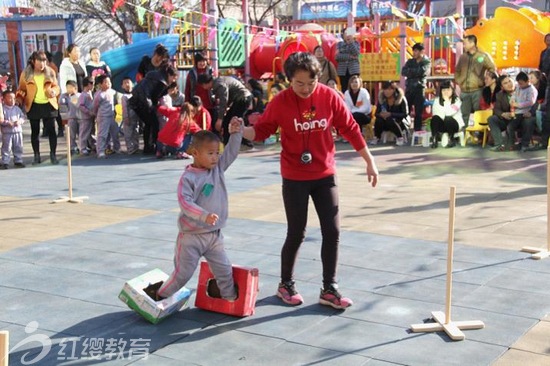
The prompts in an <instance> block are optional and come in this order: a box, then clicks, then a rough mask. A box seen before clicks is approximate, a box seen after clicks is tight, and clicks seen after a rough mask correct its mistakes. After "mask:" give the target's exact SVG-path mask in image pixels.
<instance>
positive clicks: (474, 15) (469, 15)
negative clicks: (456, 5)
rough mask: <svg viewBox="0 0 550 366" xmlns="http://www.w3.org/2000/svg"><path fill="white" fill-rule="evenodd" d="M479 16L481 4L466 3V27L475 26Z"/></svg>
mask: <svg viewBox="0 0 550 366" xmlns="http://www.w3.org/2000/svg"><path fill="white" fill-rule="evenodd" d="M478 16H479V6H478V5H477V4H476V5H464V28H470V27H473V26H474V25H475V24H476V22H477V19H478Z"/></svg>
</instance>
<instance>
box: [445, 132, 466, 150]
mask: <svg viewBox="0 0 550 366" xmlns="http://www.w3.org/2000/svg"><path fill="white" fill-rule="evenodd" d="M454 138H458V141H459V143H460V146H462V147H464V146H466V141H465V139H464V132H463V131H458V132H457V133H455V134H454ZM448 143H449V134H448V133H447V132H445V133H444V134H443V135H442V136H441V147H447V144H448Z"/></svg>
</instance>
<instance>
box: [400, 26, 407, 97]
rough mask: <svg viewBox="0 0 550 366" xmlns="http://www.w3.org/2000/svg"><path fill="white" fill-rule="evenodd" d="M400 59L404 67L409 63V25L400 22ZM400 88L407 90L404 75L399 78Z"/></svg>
mask: <svg viewBox="0 0 550 366" xmlns="http://www.w3.org/2000/svg"><path fill="white" fill-rule="evenodd" d="M399 58H400V59H401V60H402V61H401V62H403V65H404V64H405V62H406V61H407V23H405V22H403V21H400V22H399ZM399 86H401V88H403V89H405V77H404V76H403V75H401V76H400V78H399Z"/></svg>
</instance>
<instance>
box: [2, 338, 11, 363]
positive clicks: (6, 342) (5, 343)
mask: <svg viewBox="0 0 550 366" xmlns="http://www.w3.org/2000/svg"><path fill="white" fill-rule="evenodd" d="M9 349H10V333H9V332H8V331H6V330H3V331H0V366H8V363H9Z"/></svg>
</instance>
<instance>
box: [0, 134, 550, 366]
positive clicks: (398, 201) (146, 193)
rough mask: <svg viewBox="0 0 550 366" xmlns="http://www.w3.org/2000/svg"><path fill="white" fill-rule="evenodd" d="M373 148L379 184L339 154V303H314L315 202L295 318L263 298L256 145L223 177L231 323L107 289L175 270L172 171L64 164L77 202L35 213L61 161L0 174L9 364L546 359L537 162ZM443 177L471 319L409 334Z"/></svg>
mask: <svg viewBox="0 0 550 366" xmlns="http://www.w3.org/2000/svg"><path fill="white" fill-rule="evenodd" d="M26 136H28V135H26ZM46 145H47V143H46V141H45V140H42V149H43V152H44V155H46V156H47V147H46ZM63 148H64V147H63V146H61V147H60V151H61V152H62V151H63ZM30 151H31V149H30V146H26V152H27V157H26V161H28V162H29V163H30V160H31V155H32V154H31V153H30ZM373 152H374V155H375V156H376V159H377V162H378V165H379V169H380V171H381V180H380V186H379V187H377V188H376V189H372V188H370V187H369V186H368V185H367V182H366V176H365V174H364V168H363V165H362V163H361V161H360V159H359V158H358V157H357V156H356V155H355V153H354V152H353V151H351V149H350V146H349V145H346V144H340V143H339V144H338V154H337V159H338V166H339V182H340V195H341V206H342V207H341V211H342V229H343V232H342V243H341V251H340V260H339V263H340V266H339V275H340V287H341V289H342V292H344V293H345V294H346V295H347V296H350V297H352V298H353V299H354V301H355V304H354V306H353V307H352V308H350V309H348V310H346V311H335V310H332V309H330V308H326V307H323V306H320V305H318V304H317V297H318V291H319V286H320V274H321V267H320V260H319V248H320V233H319V229H318V223H317V219H316V217H315V216H314V215H313V209H312V210H311V211H312V216H311V220H310V226H309V231H308V234H307V239H306V242H305V243H304V246H303V248H302V250H301V252H300V256H299V261H298V264H297V268H296V276H297V283H298V288H299V290H300V291H301V293H302V294H303V295H304V297H305V300H306V302H305V304H304V305H302V306H299V307H296V308H292V307H287V306H284V305H282V304H281V303H280V302H279V301H278V300H277V298H276V297H275V296H274V292H275V289H276V285H277V282H278V274H279V252H280V247H281V244H282V241H283V238H284V235H285V225H284V222H285V220H284V215H283V209H282V202H281V197H280V176H279V174H278V155H277V148H276V147H274V146H271V147H269V148H266V149H263V148H262V149H259V151H256V152H252V153H243V154H241V156H240V157H239V159H237V161H236V162H235V164H234V166H232V167H231V169H230V170H229V172H228V174H227V182H228V189H229V192H230V220H229V223H228V226H227V228H226V229H225V230H224V235H225V237H226V245H227V250H228V253H229V256H230V258H231V259H232V261H233V262H234V263H236V264H241V265H247V266H256V267H258V268H259V271H260V293H259V295H258V301H257V304H256V314H255V315H253V316H251V317H248V318H243V319H239V318H233V317H228V316H224V315H222V314H216V313H211V312H206V311H202V310H200V309H196V308H194V306H192V305H191V306H190V308H189V309H186V310H184V311H181V312H180V313H178V314H176V315H175V316H173V317H172V318H170V319H168V320H166V321H164V322H162V323H160V324H158V325H151V324H148V323H147V322H145V321H144V320H143V319H141V318H140V317H139V316H138V315H137V314H135V313H134V312H132V311H131V310H130V309H128V308H127V307H126V306H125V305H124V304H123V303H122V302H121V301H120V300H118V298H117V295H118V293H119V291H120V289H121V288H122V285H123V284H124V282H125V281H126V280H127V279H130V278H133V277H135V276H137V275H139V274H142V273H144V272H147V271H149V270H151V269H153V268H157V267H158V268H161V269H162V270H164V271H165V272H169V271H170V270H171V269H172V254H173V246H174V239H175V236H176V233H177V228H176V224H175V223H176V217H177V212H178V209H177V201H176V195H175V189H176V184H177V180H178V178H179V175H180V174H181V171H182V169H183V166H184V165H185V164H187V163H188V162H187V161H176V160H164V161H157V160H156V159H154V158H150V157H143V156H125V155H119V156H115V157H113V158H112V159H108V160H97V159H94V158H77V159H75V160H74V161H73V178H74V180H73V183H74V184H73V186H74V189H73V195H74V196H88V197H89V199H88V200H86V201H85V203H83V204H71V203H57V204H51V203H50V202H51V201H52V200H53V199H56V198H58V197H59V196H63V195H67V194H68V192H67V187H68V183H67V165H66V161H65V160H62V161H61V164H60V165H58V166H52V165H50V164H49V162H47V161H46V162H44V163H43V164H41V165H40V166H37V167H30V164H29V167H28V168H25V169H17V170H16V169H9V170H7V171H2V172H0V178H1V182H2V184H1V185H0V232H1V233H2V234H1V236H0V238H1V239H0V268H1V269H2V271H1V274H2V275H1V277H0V304H1V305H0V310H1V311H0V330H8V331H9V332H10V343H11V344H10V349H11V354H10V365H20V364H25V363H26V364H36V365H69V364H78V365H93V364H109V365H111V364H112V365H128V364H136V365H219V364H224V365H318V364H337V365H369V366H370V365H392V364H398V365H490V364H494V365H497V366H503V365H549V364H550V346H549V343H548V339H549V336H550V317H549V316H547V314H550V288H549V287H548V283H549V282H550V259H547V260H540V261H536V260H532V259H530V257H529V255H528V254H526V253H523V252H520V249H521V248H522V247H524V246H526V245H529V246H537V247H545V246H546V243H547V239H546V238H547V219H546V216H547V209H546V207H547V205H546V156H545V153H544V152H537V153H529V154H524V155H520V154H518V153H500V154H498V153H491V152H489V151H488V150H481V149H479V148H476V147H468V148H464V149H461V148H455V149H438V150H435V151H434V150H431V149H425V148H421V147H400V148H396V147H393V146H375V147H373ZM451 185H454V186H456V187H457V199H456V205H457V206H456V227H455V243H456V244H455V251H454V275H453V307H452V319H453V320H456V321H461V320H482V321H483V322H484V323H485V325H486V327H485V329H482V330H469V331H465V334H466V340H464V341H461V342H452V341H450V340H449V338H448V337H447V336H446V335H445V334H443V333H429V334H422V333H410V332H409V331H408V330H409V327H410V325H411V324H416V323H422V322H423V321H424V320H425V319H427V318H430V316H431V312H432V311H444V310H445V273H446V268H447V266H446V257H447V235H448V214H449V210H448V207H449V187H450V186H451ZM197 272H198V271H197ZM197 277H198V273H196V274H195V277H194V278H193V279H192V280H191V281H190V282H189V285H188V287H189V288H191V289H195V288H196V283H197ZM193 303H194V296H193V297H192V299H191V304H193ZM50 341H51V343H52V345H51V348H48V346H47V345H48V342H50ZM101 342H103V343H101ZM44 345H45V346H44ZM94 351H95V353H94ZM144 353H146V354H147V355H148V357H145V355H144ZM96 355H97V356H98V357H95V356H96ZM38 360H39V361H38Z"/></svg>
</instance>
